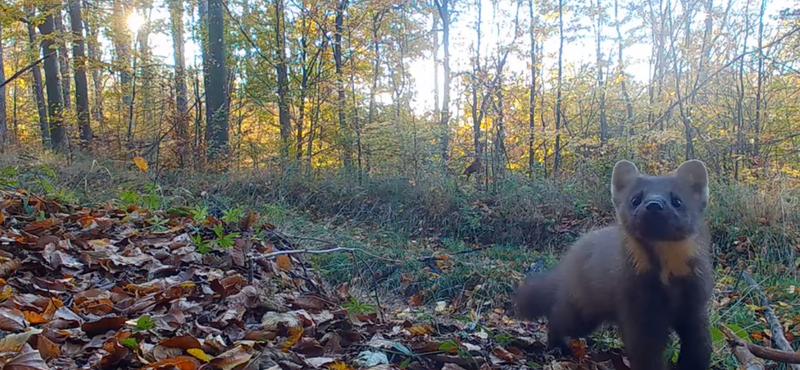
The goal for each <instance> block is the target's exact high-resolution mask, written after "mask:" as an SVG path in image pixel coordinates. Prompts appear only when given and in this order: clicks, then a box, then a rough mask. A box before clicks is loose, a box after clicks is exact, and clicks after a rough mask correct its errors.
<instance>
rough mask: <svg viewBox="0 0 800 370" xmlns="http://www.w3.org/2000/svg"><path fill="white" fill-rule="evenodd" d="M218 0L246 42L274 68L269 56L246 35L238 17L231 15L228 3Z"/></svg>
mask: <svg viewBox="0 0 800 370" xmlns="http://www.w3.org/2000/svg"><path fill="white" fill-rule="evenodd" d="M220 2H221V3H222V6H223V7H225V13H228V17H230V18H231V19H232V20H233V22H234V23H236V26H237V27H238V28H239V32H240V33H241V34H242V36H244V38H246V39H247V42H249V43H250V45H251V46H253V49H256V53H258V56H260V57H261V59H264V62H266V63H267V64H268V65H269V66H270V67H273V68H274V67H275V65H274V64H272V61H271V60H270V59H269V58H267V56H266V55H264V53H262V52H261V48H260V47H258V45H256V42H255V41H253V39H251V38H250V35H248V34H247V32H245V30H244V28H243V27H242V24H241V23H240V22H239V19H238V18H236V17H234V16H233V14H232V13H231V10H230V8H228V3H226V2H225V0H221V1H220Z"/></svg>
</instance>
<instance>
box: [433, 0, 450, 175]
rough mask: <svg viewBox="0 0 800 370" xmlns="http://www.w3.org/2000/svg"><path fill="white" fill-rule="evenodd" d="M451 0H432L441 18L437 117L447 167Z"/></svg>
mask: <svg viewBox="0 0 800 370" xmlns="http://www.w3.org/2000/svg"><path fill="white" fill-rule="evenodd" d="M450 1H451V0H434V2H435V3H436V8H437V9H438V10H439V18H440V19H441V20H442V46H443V47H444V61H443V62H444V87H443V88H444V94H443V96H442V110H441V113H440V114H441V117H440V118H439V129H440V130H441V143H440V144H441V156H442V168H443V169H444V170H446V169H447V162H448V161H449V152H450V149H449V147H450V80H451V76H450V9H449V5H450V4H449V3H450Z"/></svg>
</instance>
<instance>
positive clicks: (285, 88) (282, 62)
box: [275, 0, 292, 158]
mask: <svg viewBox="0 0 800 370" xmlns="http://www.w3.org/2000/svg"><path fill="white" fill-rule="evenodd" d="M283 24H284V11H283V0H275V45H276V48H275V59H276V62H275V72H276V74H277V76H278V121H279V122H280V133H281V144H282V146H281V151H280V152H281V156H282V157H284V158H286V157H288V155H289V148H291V147H292V144H291V142H290V141H291V139H292V121H291V117H290V116H289V103H288V97H287V96H286V95H287V94H288V92H289V76H288V72H287V70H286V51H285V49H286V35H285V31H286V30H285V27H284V25H283Z"/></svg>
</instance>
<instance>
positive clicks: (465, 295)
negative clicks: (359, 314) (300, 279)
mask: <svg viewBox="0 0 800 370" xmlns="http://www.w3.org/2000/svg"><path fill="white" fill-rule="evenodd" d="M150 176H151V175H149V174H144V173H142V172H140V171H138V170H136V169H135V167H134V166H133V164H132V163H120V162H113V161H79V160H76V161H74V162H73V163H72V164H70V165H66V164H64V163H62V162H60V161H58V160H56V159H52V158H47V157H44V158H40V159H39V160H35V161H26V160H23V159H20V158H18V157H13V156H3V157H0V186H3V187H19V188H25V189H28V190H29V191H32V192H37V193H44V194H49V195H50V196H53V197H58V198H61V199H67V200H71V201H78V202H80V203H84V204H102V203H105V202H115V203H118V204H126V203H137V204H143V205H145V206H147V207H151V208H167V207H176V206H185V207H188V208H190V209H191V208H194V207H195V206H196V205H199V206H200V207H206V208H207V212H208V213H209V214H215V215H217V216H218V217H222V216H223V215H224V214H225V212H230V210H231V209H236V208H237V206H239V205H244V208H249V209H252V210H254V211H256V212H258V213H259V214H260V215H261V217H262V220H265V221H268V222H270V223H272V224H274V225H276V226H277V227H278V229H279V230H281V231H282V232H284V233H286V234H289V235H298V236H303V237H305V239H301V240H298V243H299V245H300V246H301V247H308V248H322V247H329V246H330V245H325V243H321V242H319V241H313V240H310V238H313V239H318V240H327V241H329V242H330V243H334V244H335V245H339V246H342V247H348V248H357V249H363V250H365V251H368V252H370V254H372V255H380V256H381V257H383V259H381V258H375V257H372V256H369V255H361V256H362V258H363V259H362V260H359V261H356V263H354V261H353V259H352V256H351V255H349V254H343V253H339V254H323V255H313V256H308V259H309V260H310V261H311V262H312V263H313V264H314V265H315V266H316V267H317V268H318V269H319V271H321V272H322V273H323V276H324V277H325V278H326V280H327V281H328V282H329V283H330V284H332V285H339V284H348V285H349V286H350V289H351V292H354V293H356V294H358V295H359V297H360V298H359V302H371V300H372V299H373V298H372V297H373V295H374V293H375V292H378V294H379V297H380V301H381V303H383V304H386V305H388V306H389V307H402V306H407V305H408V304H409V303H410V302H413V303H421V304H423V305H425V306H427V307H432V306H434V305H435V304H436V302H439V301H445V302H447V303H449V304H454V305H456V306H458V307H459V308H461V309H462V310H464V311H467V310H469V309H472V310H476V311H480V310H484V311H485V310H487V309H492V308H494V307H508V304H509V299H510V297H511V294H512V292H513V287H514V286H515V284H516V282H517V281H518V280H519V279H520V278H521V277H522V274H523V272H524V271H525V269H526V268H528V267H529V266H530V265H531V264H537V265H539V266H540V267H542V268H547V267H550V266H552V265H554V264H555V263H556V262H557V260H558V256H559V254H560V253H561V252H562V251H563V249H564V248H565V247H566V246H567V245H569V243H571V242H572V241H574V240H575V239H576V238H577V237H578V236H579V235H580V234H581V233H583V232H585V231H586V230H589V229H591V228H593V227H597V226H600V225H605V224H609V223H611V222H613V209H612V207H611V203H610V200H609V195H608V190H607V189H608V186H607V183H608V181H609V179H608V177H609V176H610V164H609V163H596V164H593V165H590V166H587V167H586V168H583V169H579V170H578V171H577V173H575V174H572V175H570V176H568V177H566V178H563V179H561V180H560V181H559V182H554V181H551V180H547V179H535V180H529V179H526V178H523V177H518V176H515V175H513V174H510V175H508V176H507V177H506V178H505V179H503V180H502V181H499V182H497V183H496V184H493V185H491V186H490V187H489V189H488V190H487V191H476V190H475V189H474V186H473V185H472V184H471V183H467V182H466V181H465V180H464V179H463V178H458V177H451V178H448V179H446V180H445V179H442V178H441V177H440V176H438V175H437V172H436V171H430V174H429V175H428V176H426V177H424V178H420V179H407V178H399V177H385V178H374V179H370V180H368V181H366V182H364V183H363V184H361V185H358V184H355V183H354V182H353V181H349V180H346V179H343V178H342V177H340V176H339V175H338V174H334V173H323V174H319V175H317V176H316V178H314V179H310V178H308V177H306V176H303V175H297V174H295V173H292V172H290V171H287V172H283V173H277V172H268V171H256V172H248V173H227V174H224V175H222V174H197V173H192V172H168V173H163V174H161V175H160V176H159V179H158V181H154V180H153V178H152V177H150ZM757 185H758V186H754V184H747V185H741V184H729V183H722V182H717V181H715V182H714V183H713V184H712V186H711V190H712V194H711V204H710V208H709V212H708V219H709V222H710V225H711V228H712V231H713V238H714V248H715V253H714V256H715V266H716V270H717V274H716V275H717V283H718V287H717V288H718V290H720V291H725V290H730V289H733V288H735V287H734V284H736V282H737V281H738V280H737V278H736V276H737V274H738V272H739V271H740V268H741V266H745V265H746V266H751V267H752V268H753V275H754V278H755V279H757V280H758V281H759V282H760V283H761V284H762V286H763V287H765V293H767V295H768V296H769V298H770V300H771V302H773V303H775V304H774V305H773V307H774V308H775V311H776V313H777V314H778V315H779V317H781V318H787V320H789V321H791V320H792V318H794V317H800V305H798V303H797V302H798V301H800V300H798V299H797V295H798V294H800V292H798V291H800V289H797V288H796V287H798V286H800V283H798V275H797V267H798V264H800V259H798V256H797V248H798V241H800V233H798V230H800V228H798V227H797V225H800V193H798V191H797V190H796V189H792V188H791V187H788V186H786V185H785V182H781V181H774V182H761V183H758V184H757ZM244 208H243V209H242V210H244ZM443 255H446V256H448V257H446V258H444V257H438V258H436V257H437V256H443ZM386 259H389V260H397V261H399V262H389V261H387V260H386ZM376 275H377V276H379V279H377V280H376V279H374V278H372V276H376ZM792 287H795V289H797V290H795V291H794V293H792ZM736 288H738V289H739V291H740V292H742V293H741V294H740V295H739V296H737V297H731V298H730V299H729V300H728V301H726V302H724V304H723V305H719V304H717V305H714V306H713V307H712V308H711V313H712V317H714V318H715V319H714V320H715V321H714V322H715V324H716V323H722V322H724V323H727V324H734V325H738V326H739V327H742V328H743V329H744V330H745V331H747V332H748V333H754V332H763V330H764V329H765V328H767V325H765V324H764V323H763V322H761V320H760V319H759V317H760V316H758V315H757V314H756V313H755V311H754V309H757V306H758V300H757V299H756V298H755V297H754V296H753V295H752V294H751V293H750V292H748V291H747V290H746V289H745V285H744V284H743V283H742V282H739V283H738V285H737V286H736ZM715 301H716V302H717V303H721V302H723V301H725V297H721V296H718V297H715ZM791 325H794V326H793V327H792V328H793V329H792V330H793V331H794V332H797V334H799V335H800V322H794V323H793V324H791ZM610 333H613V332H609V331H604V332H598V333H596V334H595V335H593V336H592V338H593V343H594V345H596V346H599V347H604V346H619V342H618V340H617V338H616V337H615V335H612V334H610ZM795 342H797V341H795ZM766 343H767V344H768V343H769V342H766ZM795 345H797V344H795ZM716 348H719V349H720V350H718V351H717V352H718V353H717V354H716V355H715V361H716V362H717V363H719V364H720V365H724V366H725V367H730V368H733V367H731V366H733V364H734V362H732V361H733V360H732V358H731V357H730V355H729V354H728V351H727V349H725V348H724V346H721V343H717V345H716ZM671 349H672V353H674V352H675V350H676V349H677V347H676V344H674V343H673V345H672V347H671Z"/></svg>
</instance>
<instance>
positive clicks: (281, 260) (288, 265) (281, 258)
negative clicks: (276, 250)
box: [275, 254, 292, 271]
mask: <svg viewBox="0 0 800 370" xmlns="http://www.w3.org/2000/svg"><path fill="white" fill-rule="evenodd" d="M275 263H277V264H278V266H280V268H281V269H283V271H290V270H291V269H292V262H291V261H290V260H289V257H288V256H287V255H285V254H281V255H278V257H276V258H275Z"/></svg>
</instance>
